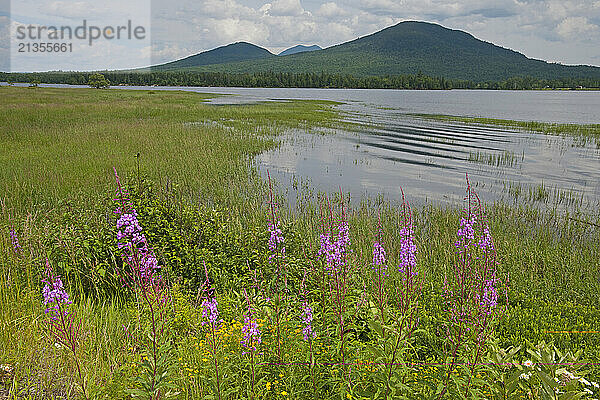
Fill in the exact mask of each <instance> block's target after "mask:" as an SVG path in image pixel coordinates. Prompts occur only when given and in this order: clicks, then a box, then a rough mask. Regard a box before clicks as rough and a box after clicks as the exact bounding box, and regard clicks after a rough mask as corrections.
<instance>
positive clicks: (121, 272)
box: [114, 169, 171, 400]
mask: <svg viewBox="0 0 600 400" xmlns="http://www.w3.org/2000/svg"><path fill="white" fill-rule="evenodd" d="M114 172H115V179H116V182H117V192H116V198H115V199H114V200H115V202H116V203H117V209H116V210H115V214H116V215H117V247H118V248H119V250H120V256H121V259H122V260H123V266H122V267H121V268H120V269H118V270H117V271H116V272H117V274H118V276H119V277H120V279H121V281H122V283H123V285H124V286H126V287H128V288H129V289H130V290H131V291H132V292H133V293H135V294H136V297H137V299H138V301H140V300H141V306H142V309H146V310H147V312H148V314H149V319H150V324H151V326H150V334H149V338H150V345H149V346H148V352H149V353H150V357H148V358H146V357H143V358H142V363H141V365H142V367H143V369H144V370H145V372H146V375H145V376H141V377H139V378H138V382H139V384H140V389H132V390H130V391H129V393H130V394H131V395H132V396H134V397H142V398H149V399H150V400H156V399H159V398H161V397H169V396H170V395H171V392H170V391H169V387H170V386H171V385H170V384H169V383H167V381H166V380H165V377H166V375H167V372H168V367H169V366H168V364H167V356H168V353H169V351H168V349H167V348H166V346H165V343H164V342H165V341H166V340H165V338H164V337H163V336H164V335H163V334H164V329H165V325H166V323H167V316H166V313H167V311H168V306H169V304H170V297H169V292H168V287H167V285H166V283H165V281H164V279H163V277H162V276H161V275H160V273H159V272H160V267H159V265H158V261H157V259H156V256H155V255H154V251H153V250H152V248H150V247H149V246H148V243H147V241H146V237H145V236H144V233H143V232H142V227H141V225H140V223H139V221H138V219H137V212H136V210H135V208H134V207H133V205H132V203H131V201H130V199H129V194H128V193H127V192H126V191H125V189H124V188H123V186H122V185H121V181H120V179H119V176H118V175H117V170H116V169H115V170H114ZM137 336H138V338H139V339H140V341H142V340H143V338H144V337H145V336H146V335H145V334H144V333H143V332H142V331H141V329H140V331H139V332H138V335H137ZM161 342H163V343H161Z"/></svg>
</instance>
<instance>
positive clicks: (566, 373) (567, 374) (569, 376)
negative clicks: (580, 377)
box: [565, 371, 575, 380]
mask: <svg viewBox="0 0 600 400" xmlns="http://www.w3.org/2000/svg"><path fill="white" fill-rule="evenodd" d="M565 376H566V377H567V378H569V380H573V379H575V375H573V373H572V372H569V371H565Z"/></svg>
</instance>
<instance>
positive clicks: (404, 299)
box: [386, 191, 423, 397]
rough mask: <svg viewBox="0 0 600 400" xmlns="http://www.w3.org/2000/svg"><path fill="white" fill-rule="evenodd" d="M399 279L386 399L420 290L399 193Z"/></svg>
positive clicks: (413, 324)
mask: <svg viewBox="0 0 600 400" xmlns="http://www.w3.org/2000/svg"><path fill="white" fill-rule="evenodd" d="M398 272H399V279H398V280H396V285H395V297H394V300H395V305H396V309H397V314H396V316H395V318H394V320H393V322H392V324H393V325H392V326H393V329H391V330H390V335H396V340H395V343H394V345H393V350H392V356H391V362H390V364H389V371H388V373H387V380H386V385H387V388H386V397H387V396H388V395H389V393H390V390H391V385H390V382H391V378H392V375H393V373H394V371H395V369H396V366H397V359H398V356H399V352H400V350H401V348H402V347H403V346H402V345H403V344H406V343H410V340H411V338H412V335H413V333H414V331H415V329H416V328H417V325H418V323H419V319H418V316H417V315H418V310H419V301H420V298H421V293H422V289H423V276H422V274H421V275H420V276H419V273H418V270H417V246H416V244H415V238H414V228H413V219H412V212H411V208H410V204H409V203H408V201H407V200H406V199H405V197H404V191H402V226H401V228H400V254H399V263H398Z"/></svg>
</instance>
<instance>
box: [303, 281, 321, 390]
mask: <svg viewBox="0 0 600 400" xmlns="http://www.w3.org/2000/svg"><path fill="white" fill-rule="evenodd" d="M307 276H308V271H306V270H304V277H303V278H302V282H300V293H299V299H300V300H301V301H302V308H301V315H300V320H301V321H302V325H303V327H302V337H303V339H304V341H305V342H307V343H308V350H309V356H310V359H309V362H308V368H309V372H310V380H311V382H312V386H313V391H314V393H315V394H316V393H317V386H316V383H315V374H314V352H313V339H314V338H316V337H317V333H316V332H315V331H314V330H313V326H312V322H313V309H312V307H311V306H310V304H309V302H308V293H307V290H306V278H307Z"/></svg>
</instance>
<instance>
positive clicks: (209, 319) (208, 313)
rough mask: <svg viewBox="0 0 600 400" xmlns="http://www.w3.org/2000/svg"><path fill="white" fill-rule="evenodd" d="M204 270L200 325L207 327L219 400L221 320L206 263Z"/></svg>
mask: <svg viewBox="0 0 600 400" xmlns="http://www.w3.org/2000/svg"><path fill="white" fill-rule="evenodd" d="M204 271H205V273H206V283H205V285H204V288H205V296H204V298H203V300H202V304H201V305H200V307H201V309H202V319H203V321H202V325H203V326H205V327H208V331H209V332H208V338H209V339H208V342H209V351H210V353H211V355H212V358H213V361H214V364H215V365H214V366H215V380H216V386H217V395H218V397H219V400H221V382H220V380H219V363H218V361H217V354H218V352H219V348H220V343H221V340H220V337H219V330H220V329H221V324H222V323H223V320H222V319H220V318H219V310H218V308H217V307H218V305H219V304H218V303H217V299H216V297H215V295H214V291H213V290H212V288H211V286H210V281H209V278H208V270H207V269H206V264H204Z"/></svg>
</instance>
